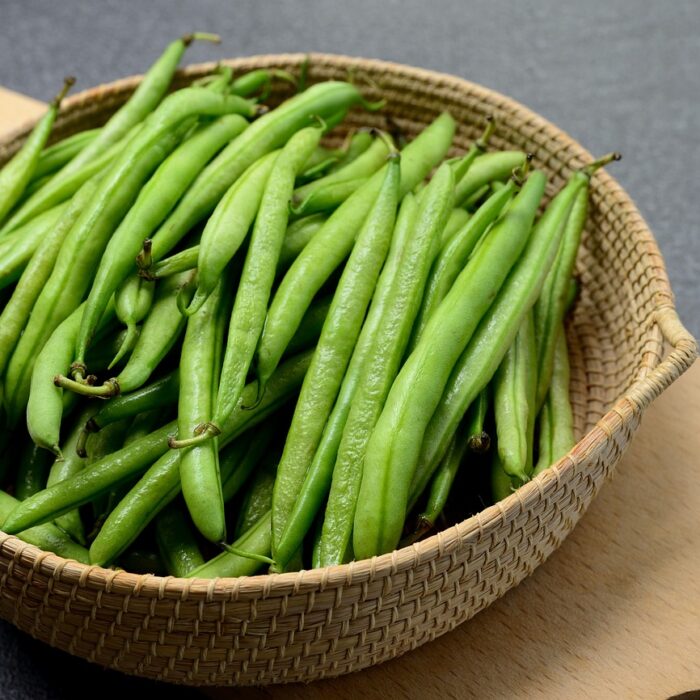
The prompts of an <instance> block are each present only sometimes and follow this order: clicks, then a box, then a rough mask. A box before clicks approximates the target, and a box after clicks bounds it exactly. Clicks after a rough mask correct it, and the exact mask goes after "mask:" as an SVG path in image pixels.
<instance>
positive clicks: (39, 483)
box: [15, 442, 51, 501]
mask: <svg viewBox="0 0 700 700" xmlns="http://www.w3.org/2000/svg"><path fill="white" fill-rule="evenodd" d="M50 468H51V456H50V455H49V454H48V453H47V452H46V451H45V450H42V449H41V448H40V447H38V446H37V445H35V444H34V443H32V442H28V443H26V445H25V446H24V449H23V450H22V452H21V453H20V458H19V464H18V466H17V476H16V478H15V498H16V499H17V500H18V501H24V500H25V499H27V498H29V497H30V496H33V495H34V494H35V493H37V492H39V491H41V489H43V488H44V486H46V478H47V477H48V475H49V469H50Z"/></svg>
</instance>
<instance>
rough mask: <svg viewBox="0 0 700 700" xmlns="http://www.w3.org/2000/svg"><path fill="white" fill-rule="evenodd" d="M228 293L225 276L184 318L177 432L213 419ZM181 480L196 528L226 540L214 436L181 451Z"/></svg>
mask: <svg viewBox="0 0 700 700" xmlns="http://www.w3.org/2000/svg"><path fill="white" fill-rule="evenodd" d="M230 295H231V285H230V283H229V280H227V279H226V278H225V277H224V278H222V279H221V280H220V281H219V284H218V286H217V288H216V289H215V290H214V292H213V293H212V294H211V295H210V296H209V298H208V299H207V300H206V302H205V303H204V305H203V306H202V307H201V308H200V309H199V310H198V311H197V312H196V313H194V314H193V315H192V316H190V317H189V318H188V319H187V330H186V331H185V339H184V341H183V343H182V351H181V353H180V396H179V400H178V435H180V436H189V435H193V434H194V432H195V429H196V428H197V426H200V425H205V424H206V423H208V422H209V421H210V420H211V418H212V414H213V412H214V407H215V405H216V396H217V386H218V384H219V375H220V370H221V358H222V355H223V352H224V349H223V344H224V336H225V332H226V324H227V322H228V317H229V313H230V305H229V297H230ZM171 446H172V443H171ZM180 482H181V486H182V495H183V497H184V499H185V503H186V504H187V510H188V511H189V513H190V517H191V518H192V522H193V523H194V525H195V527H196V528H197V529H198V530H199V532H200V533H201V534H202V535H203V536H204V537H205V538H206V539H208V540H210V541H212V542H222V541H224V540H225V539H226V517H225V515H224V498H223V493H222V490H221V475H220V473H219V448H218V439H217V438H216V437H214V438H213V439H212V440H209V441H207V442H205V443H203V444H199V445H195V446H193V447H185V448H184V449H183V450H182V451H181V453H180Z"/></svg>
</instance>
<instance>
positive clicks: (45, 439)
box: [27, 305, 114, 457]
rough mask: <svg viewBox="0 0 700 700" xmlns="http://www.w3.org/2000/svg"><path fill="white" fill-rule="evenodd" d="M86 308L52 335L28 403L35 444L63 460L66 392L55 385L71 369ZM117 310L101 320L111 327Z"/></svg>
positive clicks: (39, 362) (41, 354)
mask: <svg viewBox="0 0 700 700" xmlns="http://www.w3.org/2000/svg"><path fill="white" fill-rule="evenodd" d="M83 310H84V305H81V306H79V307H78V308H77V309H76V310H75V311H74V312H73V313H72V314H71V315H70V316H69V317H68V318H67V319H66V320H65V321H63V322H62V323H61V325H59V326H58V327H57V328H56V330H55V331H54V332H53V333H52V334H51V336H50V337H49V339H48V340H47V341H46V344H45V345H44V347H43V348H42V349H41V351H40V352H39V354H38V355H37V361H36V363H35V365H34V371H33V372H32V379H31V387H30V390H29V399H28V402H27V428H28V429H29V434H30V435H31V436H32V440H33V441H34V442H35V444H36V445H37V446H39V447H41V448H43V449H47V450H50V451H51V452H53V453H54V454H55V455H56V456H57V457H60V456H61V450H60V449H59V439H60V432H61V418H62V416H63V389H62V388H60V387H58V386H56V385H55V384H54V378H55V376H56V375H57V374H60V373H61V372H65V371H66V369H67V368H68V367H69V366H70V361H71V357H72V356H73V348H74V347H75V338H76V336H77V334H78V327H79V325H80V317H81V316H82V314H83ZM113 316H114V310H113V309H112V308H108V309H107V311H106V312H105V316H104V318H103V320H102V323H103V324H105V325H106V324H109V323H110V321H111V319H112V317H113Z"/></svg>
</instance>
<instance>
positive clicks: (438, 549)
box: [0, 52, 697, 600]
mask: <svg viewBox="0 0 700 700" xmlns="http://www.w3.org/2000/svg"><path fill="white" fill-rule="evenodd" d="M307 59H308V60H309V61H310V66H311V68H312V70H313V66H314V64H319V63H320V64H325V65H328V64H331V65H334V66H336V67H346V68H348V69H350V68H355V69H362V67H373V68H379V69H381V70H383V71H386V72H390V73H394V74H403V75H409V76H410V77H412V78H414V79H416V78H417V79H420V80H422V81H424V82H426V83H429V84H432V85H436V84H437V85H442V86H446V87H451V88H455V89H457V90H460V89H461V90H463V91H465V90H466V91H468V92H470V93H472V94H474V95H476V96H477V98H479V99H490V100H491V101H494V100H497V101H499V102H500V103H502V104H505V105H508V106H509V107H510V108H512V109H515V110H517V111H518V112H520V113H522V114H524V115H526V116H527V118H528V120H529V121H531V122H532V123H533V124H535V125H536V126H537V127H538V128H541V129H543V130H546V131H547V132H549V133H550V134H552V135H556V136H557V138H558V139H560V140H562V141H563V142H564V143H567V145H569V146H571V147H572V152H573V153H574V154H575V158H574V159H572V166H573V165H574V163H573V161H574V160H576V161H578V160H580V161H582V162H583V161H587V160H589V159H592V156H591V155H590V153H589V152H588V151H587V150H586V149H585V148H584V147H583V146H581V145H580V144H579V143H578V142H577V141H576V140H575V139H573V138H572V137H571V136H569V135H568V133H566V132H565V131H564V130H562V129H561V128H559V127H557V126H555V125H554V124H553V123H552V122H550V121H549V120H547V119H545V118H544V117H542V116H541V115H539V114H537V113H536V112H534V111H532V110H531V109H529V108H528V107H526V106H525V105H523V104H521V103H520V102H519V101H517V100H514V99H513V98H510V97H508V96H506V95H504V94H502V93H500V92H498V91H495V90H492V89H491V88H488V87H485V86H482V85H480V84H478V83H475V82H472V81H469V80H466V79H464V78H460V77H457V76H454V75H450V74H447V73H442V72H438V71H433V70H429V69H425V68H418V67H414V66H409V65H406V64H401V63H397V62H393V61H386V60H381V59H366V58H360V57H354V56H346V55H342V54H328V53H320V52H312V53H282V54H259V55H252V56H246V57H237V58H233V59H225V60H222V61H216V62H214V61H211V62H205V63H196V64H190V65H187V66H185V67H184V68H182V69H180V70H179V71H178V73H177V76H176V79H177V78H185V79H188V78H193V77H197V76H200V75H203V74H206V73H208V72H211V71H212V70H213V69H214V68H215V67H216V66H218V65H222V64H223V65H228V66H231V67H232V68H234V69H235V68H245V67H246V66H247V64H250V65H256V66H265V65H269V66H272V65H274V64H276V63H280V62H285V63H287V64H289V63H293V64H297V65H301V64H302V62H304V61H305V60H307ZM142 77H143V76H141V75H133V76H129V77H125V78H120V79H118V80H115V81H112V82H110V83H105V84H102V85H98V86H95V87H92V88H88V89H86V90H84V91H81V92H79V93H76V94H75V95H72V96H71V97H69V98H67V99H66V100H65V101H64V103H63V105H62V107H61V114H62V115H66V114H69V113H70V112H78V111H80V110H81V108H83V107H84V106H85V105H86V104H89V103H90V102H91V101H93V100H95V99H96V98H98V97H100V96H101V95H103V94H105V93H119V92H128V91H132V90H133V89H135V87H136V86H137V85H138V84H139V82H140V81H141V79H142ZM36 121H38V119H34V120H31V121H29V122H28V123H26V124H24V125H23V126H21V127H19V128H18V129H15V130H13V131H11V132H9V133H8V134H6V135H5V136H4V137H3V138H0V148H2V147H3V146H4V147H5V148H9V147H11V146H12V145H13V142H15V141H17V140H19V139H21V138H23V137H24V136H26V134H27V133H28V131H29V130H30V129H31V128H32V127H33V125H34V124H35V123H36ZM576 164H578V163H576ZM594 178H595V179H598V180H599V186H600V187H601V188H604V189H606V190H608V191H610V192H611V193H614V194H615V195H616V197H617V199H618V200H620V201H621V202H623V203H624V204H625V205H626V207H627V208H628V210H630V211H631V212H633V213H634V215H636V216H638V217H639V220H640V222H641V223H642V225H643V229H642V230H643V233H644V234H645V237H646V239H647V240H646V241H645V243H646V245H647V246H648V251H647V253H646V255H654V256H656V259H657V260H658V261H659V263H660V264H659V265H657V266H656V267H657V276H656V280H655V281H656V283H657V290H656V307H655V312H656V319H655V320H656V322H657V324H658V326H659V328H660V330H661V332H662V334H663V335H664V337H665V338H666V339H667V340H668V342H669V343H670V344H671V346H672V347H673V352H672V353H671V354H670V355H669V356H668V357H667V358H666V359H664V360H657V362H656V365H655V366H652V367H651V368H650V369H651V371H650V372H649V373H648V374H647V375H646V376H645V377H642V378H641V379H640V380H639V381H638V382H637V383H636V384H635V385H634V386H633V387H632V388H631V389H630V390H628V392H627V393H626V394H625V395H623V396H622V397H620V398H619V399H618V400H617V401H616V403H615V405H614V406H613V407H612V408H611V409H610V410H609V411H608V412H607V413H606V414H605V415H604V416H602V417H601V419H600V420H599V421H598V422H597V423H596V425H595V426H594V427H593V428H592V429H591V430H589V431H588V432H587V433H586V434H585V435H584V436H583V437H582V438H581V440H579V442H578V443H577V444H576V445H575V446H574V447H573V448H572V450H571V451H570V452H569V453H568V454H567V455H565V456H564V457H563V458H562V459H560V460H559V461H558V462H557V463H556V464H555V465H553V466H552V467H551V468H549V469H548V470H546V471H544V472H543V473H541V474H540V475H539V476H537V477H535V478H534V479H532V480H531V481H530V482H529V483H527V484H525V485H524V486H522V487H521V488H519V489H518V490H517V491H515V492H514V493H513V494H511V495H510V496H509V497H507V498H506V499H504V500H503V501H500V502H499V503H496V504H494V505H491V506H489V507H487V508H485V509H484V510H482V511H480V512H479V513H476V514H475V515H473V516H471V517H469V518H467V519H465V520H462V521H461V522H459V523H456V524H455V525H453V526H451V527H449V528H447V529H445V530H441V531H439V532H437V533H436V534H435V535H432V536H431V537H429V538H426V539H424V540H421V541H419V542H416V543H414V544H412V545H409V546H407V547H403V548H401V549H397V550H394V551H393V552H390V553H387V554H383V555H381V556H378V557H373V558H372V559H364V560H360V561H353V562H350V563H348V564H343V565H339V566H332V567H325V568H319V569H310V570H302V571H298V572H289V573H282V574H258V575H254V576H243V577H238V578H215V579H198V578H176V577H173V576H156V575H153V574H133V573H129V572H127V571H122V570H119V571H116V570H114V569H106V568H103V567H100V566H96V565H90V564H81V563H79V562H76V561H74V560H69V559H64V558H63V557H60V556H58V555H56V554H53V553H51V552H45V551H43V550H41V549H39V548H38V547H35V546H34V545H31V544H28V543H26V542H24V541H22V540H20V539H19V538H17V537H15V536H12V535H7V534H6V533H4V532H1V531H0V549H1V550H3V551H8V553H10V554H11V555H12V557H13V559H14V561H15V562H17V561H23V562H24V563H26V564H28V565H30V566H31V567H32V568H33V569H35V570H41V571H42V572H43V573H47V574H49V575H52V576H53V577H55V578H60V579H61V580H63V581H66V582H69V583H77V584H80V585H83V586H88V587H97V588H104V589H106V590H121V591H123V592H124V593H138V594H139V595H145V596H154V597H158V598H162V597H172V596H176V597H179V598H184V597H185V596H187V597H190V596H192V597H197V598H199V597H204V598H205V599H206V600H214V599H220V598H221V597H225V598H232V597H236V598H239V597H241V596H250V597H259V596H262V597H269V596H271V595H273V594H275V595H276V594H287V593H288V594H292V593H297V592H300V591H305V590H312V589H313V590H323V589H325V588H326V587H333V586H342V585H343V584H346V583H350V582H353V583H357V582H366V581H371V580H376V579H377V578H384V577H389V576H392V575H394V574H395V573H397V572H399V571H403V570H407V569H410V568H414V567H416V566H417V565H419V564H421V563H426V562H430V561H434V560H435V559H436V558H439V557H443V556H445V555H450V556H452V557H455V556H456V552H457V551H458V550H459V549H462V548H464V547H467V546H469V537H470V535H473V534H475V533H477V534H479V535H482V536H483V535H484V534H485V533H487V532H488V531H489V530H490V529H492V528H494V527H496V526H498V525H500V524H502V523H503V521H504V520H505V521H508V520H511V519H512V518H513V517H514V516H515V515H517V514H518V513H520V512H521V511H522V510H523V509H525V508H526V507H527V503H528V501H529V500H530V499H532V498H536V497H537V496H538V495H544V494H545V493H546V492H548V491H551V490H554V489H556V488H557V486H558V484H559V482H560V481H561V479H562V478H563V477H564V476H565V475H566V473H567V472H568V471H570V470H571V469H573V468H574V466H575V464H576V463H577V462H578V461H579V460H580V459H581V458H582V457H583V456H584V455H586V454H589V453H590V452H591V451H594V450H595V449H596V448H597V446H599V445H600V444H602V443H603V442H604V441H605V440H607V439H609V437H610V434H611V431H613V430H618V429H619V427H620V425H621V423H626V422H628V421H631V420H634V419H635V416H638V414H639V413H640V412H641V411H642V410H643V409H644V408H646V406H647V405H648V404H649V403H651V401H652V400H653V399H654V398H656V396H658V395H659V394H660V393H661V392H662V391H663V390H664V389H666V388H667V387H668V386H669V385H670V384H671V383H672V382H673V381H674V380H675V379H676V378H677V377H678V376H680V374H682V373H683V372H684V371H685V370H687V369H688V368H689V367H690V366H691V365H692V363H693V361H694V360H695V357H696V354H697V346H696V343H695V340H694V338H693V337H692V336H691V335H690V334H689V333H688V331H687V330H686V329H685V328H684V327H683V326H682V324H681V322H680V320H679V319H678V316H677V314H676V311H675V307H674V298H673V292H672V291H671V287H670V282H669V280H668V276H667V273H666V269H665V264H664V263H663V259H662V257H661V254H660V252H659V250H658V245H657V243H656V240H655V239H654V236H653V234H652V233H651V231H650V230H649V228H648V226H647V225H646V222H645V221H644V219H643V217H642V216H641V214H640V213H639V211H638V209H637V207H636V205H635V204H634V202H633V200H632V199H631V197H630V196H629V195H628V194H627V192H626V191H625V190H624V189H623V188H622V186H621V185H620V184H619V183H618V182H617V180H615V179H614V178H613V177H612V176H611V175H609V174H608V173H607V172H605V171H599V172H597V173H596V174H595V176H594ZM574 455H575V456H576V458H575V459H574Z"/></svg>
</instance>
